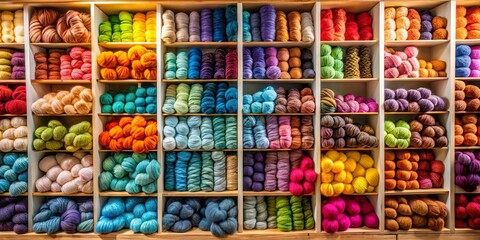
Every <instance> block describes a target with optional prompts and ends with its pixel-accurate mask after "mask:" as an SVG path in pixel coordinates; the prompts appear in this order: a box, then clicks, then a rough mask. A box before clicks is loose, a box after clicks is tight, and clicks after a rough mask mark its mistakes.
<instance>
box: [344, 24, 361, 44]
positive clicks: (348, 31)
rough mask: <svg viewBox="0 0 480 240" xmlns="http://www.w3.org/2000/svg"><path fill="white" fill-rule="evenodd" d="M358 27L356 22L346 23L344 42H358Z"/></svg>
mask: <svg viewBox="0 0 480 240" xmlns="http://www.w3.org/2000/svg"><path fill="white" fill-rule="evenodd" d="M359 39H360V34H359V33H358V25H357V23H356V22H347V23H346V24H345V40H359Z"/></svg>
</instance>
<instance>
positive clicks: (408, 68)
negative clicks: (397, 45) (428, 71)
mask: <svg viewBox="0 0 480 240" xmlns="http://www.w3.org/2000/svg"><path fill="white" fill-rule="evenodd" d="M412 70H413V69H412V64H410V62H409V61H407V60H403V61H402V63H401V64H400V66H398V72H399V73H400V75H407V76H408V74H410V73H411V72H412Z"/></svg>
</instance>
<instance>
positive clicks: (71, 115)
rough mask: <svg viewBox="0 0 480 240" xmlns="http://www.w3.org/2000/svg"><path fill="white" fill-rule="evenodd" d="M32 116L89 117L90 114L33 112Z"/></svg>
mask: <svg viewBox="0 0 480 240" xmlns="http://www.w3.org/2000/svg"><path fill="white" fill-rule="evenodd" d="M33 116H35V117H91V116H92V114H91V113H88V114H66V113H61V114H48V113H47V114H43V113H42V114H36V113H33Z"/></svg>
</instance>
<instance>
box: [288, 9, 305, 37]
mask: <svg viewBox="0 0 480 240" xmlns="http://www.w3.org/2000/svg"><path fill="white" fill-rule="evenodd" d="M287 17H288V34H289V40H290V41H295V42H299V41H301V40H302V26H301V15H300V13H299V12H297V11H292V12H289V13H288V16H287Z"/></svg>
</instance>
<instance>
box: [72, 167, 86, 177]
mask: <svg viewBox="0 0 480 240" xmlns="http://www.w3.org/2000/svg"><path fill="white" fill-rule="evenodd" d="M82 168H83V165H82V164H76V165H75V166H73V167H72V169H70V173H71V174H72V176H73V177H75V178H76V177H78V172H79V171H80V170H81V169H82Z"/></svg>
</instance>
